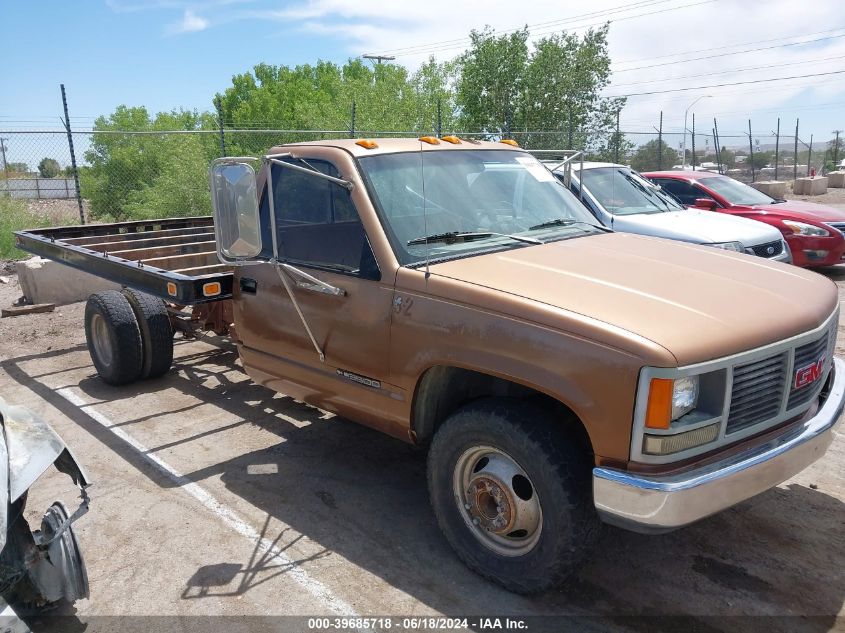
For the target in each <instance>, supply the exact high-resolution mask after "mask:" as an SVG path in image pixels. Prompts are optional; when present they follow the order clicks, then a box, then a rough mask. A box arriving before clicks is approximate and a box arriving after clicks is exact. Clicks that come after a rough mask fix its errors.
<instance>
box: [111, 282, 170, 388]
mask: <svg viewBox="0 0 845 633" xmlns="http://www.w3.org/2000/svg"><path fill="white" fill-rule="evenodd" d="M123 296H125V297H126V299H127V300H128V301H129V305H130V306H132V311H133V312H134V313H135V318H136V319H137V320H138V326H139V328H140V330H141V345H142V348H143V362H142V365H141V378H142V379H144V378H158V377H160V376H163V375H164V374H166V373H167V372H168V371H170V367H171V365H173V326H172V325H171V323H170V315H168V314H167V307H166V306H165V304H164V301H162V300H161V299H159V298H158V297H153V296H152V295H148V294H146V293H143V292H139V291H137V290H133V289H132V288H124V289H123Z"/></svg>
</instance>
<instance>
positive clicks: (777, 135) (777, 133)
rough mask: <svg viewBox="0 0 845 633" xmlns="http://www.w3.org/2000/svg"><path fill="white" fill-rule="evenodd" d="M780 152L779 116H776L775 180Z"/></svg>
mask: <svg viewBox="0 0 845 633" xmlns="http://www.w3.org/2000/svg"><path fill="white" fill-rule="evenodd" d="M779 153H780V117H778V130H777V132H775V180H777V179H778V155H779Z"/></svg>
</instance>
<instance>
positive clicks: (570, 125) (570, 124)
mask: <svg viewBox="0 0 845 633" xmlns="http://www.w3.org/2000/svg"><path fill="white" fill-rule="evenodd" d="M567 110H569V130H568V131H569V144H568V145H567V147H566V149H572V106H571V105H569V106H567Z"/></svg>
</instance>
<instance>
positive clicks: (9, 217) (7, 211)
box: [0, 197, 50, 260]
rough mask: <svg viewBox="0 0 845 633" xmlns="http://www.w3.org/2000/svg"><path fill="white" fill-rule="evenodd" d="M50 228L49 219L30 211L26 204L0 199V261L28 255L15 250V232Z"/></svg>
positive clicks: (19, 201) (10, 199)
mask: <svg viewBox="0 0 845 633" xmlns="http://www.w3.org/2000/svg"><path fill="white" fill-rule="evenodd" d="M46 226H50V218H49V217H45V216H43V215H39V214H37V213H33V212H32V211H30V209H29V207H27V205H26V202H25V201H23V200H17V199H15V198H5V197H0V260H9V259H24V258H26V257H29V256H30V255H29V253H26V252H24V251H22V250H19V249H17V248H15V234H14V232H15V231H19V230H21V229H37V228H42V227H46Z"/></svg>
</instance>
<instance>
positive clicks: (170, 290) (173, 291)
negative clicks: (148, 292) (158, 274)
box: [167, 281, 176, 297]
mask: <svg viewBox="0 0 845 633" xmlns="http://www.w3.org/2000/svg"><path fill="white" fill-rule="evenodd" d="M167 294H169V295H170V296H171V297H175V296H176V284H174V283H173V282H172V281H168V282H167Z"/></svg>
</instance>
